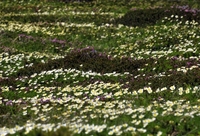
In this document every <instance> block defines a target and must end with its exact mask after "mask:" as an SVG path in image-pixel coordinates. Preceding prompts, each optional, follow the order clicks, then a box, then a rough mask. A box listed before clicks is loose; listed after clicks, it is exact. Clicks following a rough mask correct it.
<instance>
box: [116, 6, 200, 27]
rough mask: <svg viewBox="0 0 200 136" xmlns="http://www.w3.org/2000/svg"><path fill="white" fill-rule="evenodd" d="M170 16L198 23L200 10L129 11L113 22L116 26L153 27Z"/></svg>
mask: <svg viewBox="0 0 200 136" xmlns="http://www.w3.org/2000/svg"><path fill="white" fill-rule="evenodd" d="M172 15H178V16H183V20H185V21H186V20H188V21H192V20H195V21H197V22H200V10H197V9H191V8H190V7H189V6H172V7H170V8H166V7H162V8H161V7H160V8H149V9H137V10H135V9H134V10H130V11H129V12H127V13H126V14H125V15H124V16H122V17H121V18H118V19H116V20H115V23H117V24H123V25H127V26H146V25H154V24H155V23H157V21H159V20H161V19H163V18H164V17H170V16H172Z"/></svg>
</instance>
